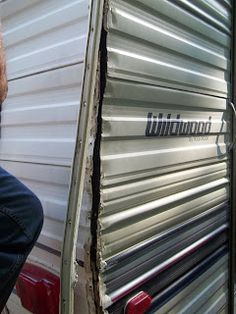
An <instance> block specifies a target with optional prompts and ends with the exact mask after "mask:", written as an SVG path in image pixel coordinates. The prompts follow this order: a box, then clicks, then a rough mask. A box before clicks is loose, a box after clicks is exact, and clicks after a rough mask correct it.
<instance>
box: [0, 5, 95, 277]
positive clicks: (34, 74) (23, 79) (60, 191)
mask: <svg viewBox="0 0 236 314" xmlns="http://www.w3.org/2000/svg"><path fill="white" fill-rule="evenodd" d="M88 11H89V1H87V0H77V1H74V0H73V1H72V0H71V1H68V0H47V1H41V0H21V1H17V0H7V1H6V2H4V3H3V5H2V7H1V18H2V24H3V30H4V43H5V46H6V58H7V73H8V79H9V94H8V98H7V100H6V102H5V103H4V104H3V106H2V113H1V141H0V160H1V165H2V166H3V167H4V168H6V169H7V170H8V171H10V172H11V173H13V174H14V175H16V176H17V177H18V178H20V179H21V180H22V181H23V182H24V183H25V184H26V185H27V186H29V187H30V188H31V189H32V190H33V191H34V192H35V193H36V194H37V196H38V197H39V198H40V200H41V202H42V204H43V207H44V213H45V222H44V227H43V231H42V234H41V236H40V238H39V242H38V244H37V246H36V248H35V249H34V251H33V253H32V254H31V256H30V258H31V260H34V261H35V262H37V263H41V264H43V265H44V266H46V267H48V268H53V269H54V270H55V271H59V265H60V258H59V255H60V250H61V241H62V237H63V231H64V227H63V224H64V219H65V213H66V209H67V199H68V190H69V181H70V171H71V169H70V167H71V162H72V158H73V153H74V143H75V137H76V123H77V116H78V110H79V106H80V103H79V102H80V93H81V90H80V89H81V80H82V75H83V63H84V57H85V46H86V36H87V27H88V25H87V24H88Z"/></svg>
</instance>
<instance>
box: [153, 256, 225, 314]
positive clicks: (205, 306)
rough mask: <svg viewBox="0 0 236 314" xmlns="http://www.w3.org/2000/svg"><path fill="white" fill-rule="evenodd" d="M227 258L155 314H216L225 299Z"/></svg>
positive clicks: (222, 259)
mask: <svg viewBox="0 0 236 314" xmlns="http://www.w3.org/2000/svg"><path fill="white" fill-rule="evenodd" d="M227 268H228V265H227V257H226V256H225V257H222V258H221V259H220V260H219V261H217V262H216V263H215V264H214V265H213V266H212V267H210V268H209V269H208V270H207V271H206V272H204V273H203V274H202V275H201V276H199V277H198V278H197V279H196V280H195V281H193V282H192V283H191V284H190V285H188V286H187V287H186V288H184V289H183V290H182V291H181V292H180V293H179V294H177V295H176V296H175V297H174V298H172V299H171V300H170V301H169V302H167V303H166V304H165V305H164V306H163V307H161V308H160V309H158V310H157V312H156V313H158V314H164V313H181V314H184V313H190V312H191V313H199V314H201V313H204V314H205V313H209V314H211V313H218V312H219V311H220V310H221V308H222V307H223V306H224V305H225V303H226V299H227V279H228V271H227Z"/></svg>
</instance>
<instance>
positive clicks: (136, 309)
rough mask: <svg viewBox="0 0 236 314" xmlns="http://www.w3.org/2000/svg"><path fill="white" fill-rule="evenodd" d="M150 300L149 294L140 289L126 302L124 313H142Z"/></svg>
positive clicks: (148, 305)
mask: <svg viewBox="0 0 236 314" xmlns="http://www.w3.org/2000/svg"><path fill="white" fill-rule="evenodd" d="M151 302H152V298H151V297H150V295H148V294H147V293H146V292H144V291H141V292H139V293H138V294H136V295H135V296H134V297H132V298H131V299H130V300H129V301H128V302H127V304H126V308H125V314H144V313H145V312H146V311H147V310H148V309H149V307H150V304H151Z"/></svg>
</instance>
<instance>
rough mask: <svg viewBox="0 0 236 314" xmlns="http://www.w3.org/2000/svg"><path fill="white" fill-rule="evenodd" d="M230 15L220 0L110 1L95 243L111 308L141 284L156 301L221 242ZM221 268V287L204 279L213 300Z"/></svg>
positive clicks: (117, 309)
mask: <svg viewBox="0 0 236 314" xmlns="http://www.w3.org/2000/svg"><path fill="white" fill-rule="evenodd" d="M230 12H231V11H230V7H229V6H228V5H226V4H225V3H222V2H219V1H198V3H197V4H193V3H192V2H190V1H176V2H175V1H155V0H150V1H144V0H132V1H131V0H130V1H123V0H116V1H115V0H110V1H108V8H107V18H106V21H107V24H106V30H107V42H106V43H107V44H106V48H107V73H106V87H105V94H104V98H103V105H102V134H101V149H100V158H101V193H100V207H99V221H98V237H97V239H98V242H97V245H98V247H97V249H98V253H99V259H98V260H99V262H98V267H99V269H100V276H99V279H100V296H101V304H102V306H103V307H104V308H106V309H107V311H108V312H109V313H117V314H118V313H123V311H124V306H125V304H126V302H127V300H128V299H129V298H130V297H132V296H133V295H134V294H135V293H136V292H139V291H140V290H143V291H146V292H147V293H149V294H150V295H151V296H152V297H155V296H156V295H158V294H159V293H160V291H162V290H163V289H164V288H166V287H168V286H170V285H171V284H173V282H175V280H176V278H179V277H181V276H183V275H184V273H185V272H189V271H190V270H191V269H194V267H195V266H196V265H197V264H198V263H202V262H203V261H204V260H205V259H206V257H207V256H209V255H210V254H214V252H217V250H220V249H221V248H222V246H223V245H224V243H225V242H227V235H226V229H227V226H228V224H227V210H228V201H229V192H228V183H229V177H228V145H229V142H230V134H229V121H230V113H229V111H228V107H227V97H229V91H230V40H231V39H230V36H231V13H230ZM219 96H220V97H219ZM219 258H220V257H219V256H218V257H214V259H213V261H214V263H213V262H212V263H213V264H215V263H218V261H219ZM214 267H215V266H214ZM222 267H223V272H221V268H220V270H219V272H218V273H214V272H213V273H212V276H213V277H214V280H216V282H217V283H218V280H219V290H218V291H216V290H214V289H213V288H212V286H211V285H208V284H206V285H205V286H204V285H202V286H201V287H202V288H201V289H206V291H208V292H207V293H208V296H209V300H211V298H212V300H213V299H214V294H215V293H219V294H221V292H222V293H223V294H225V293H226V290H227V282H226V284H225V283H224V284H223V283H222V282H221V276H223V277H224V279H225V278H226V277H225V275H224V274H225V273H226V268H227V267H226V263H224V266H222ZM209 269H211V266H209ZM209 271H210V270H209ZM202 273H203V271H202V272H200V273H199V276H200V274H202ZM202 276H204V275H202ZM190 277H191V276H190ZM190 277H189V278H190ZM218 277H219V278H218ZM188 280H189V283H190V282H191V280H190V279H188ZM225 280H226V279H225ZM217 287H218V286H217ZM221 287H222V289H221ZM201 289H200V290H201ZM220 289H221V290H220ZM213 290H214V291H213ZM196 293H197V292H196ZM195 297H196V300H197V298H198V297H199V298H200V295H198V296H194V298H195ZM222 298H223V299H222V300H223V301H224V302H225V300H226V299H225V298H224V297H222ZM223 301H222V302H223ZM202 302H204V299H203V301H202ZM180 304H182V303H180ZM182 305H183V304H182ZM182 305H180V306H182ZM220 305H221V304H220V303H219V304H218V305H217V306H220ZM184 306H185V305H183V307H184ZM202 306H203V305H202ZM204 306H205V310H206V311H208V310H209V309H211V304H210V301H209V302H208V303H207V304H205V305H204ZM204 306H203V308H204ZM217 306H216V307H215V308H214V309H213V308H212V310H213V312H212V313H216V312H217V310H216V309H218V308H217ZM189 311H191V306H190V308H189ZM187 312H188V311H187ZM173 313H175V311H174V312H173ZM177 313H182V312H181V310H180V311H179V309H178V311H177Z"/></svg>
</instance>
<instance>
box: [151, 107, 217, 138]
mask: <svg viewBox="0 0 236 314" xmlns="http://www.w3.org/2000/svg"><path fill="white" fill-rule="evenodd" d="M163 116H164V115H163V113H159V114H158V116H154V115H153V113H152V112H149V113H148V115H147V125H146V131H145V135H146V136H168V135H172V136H174V135H207V134H209V133H210V131H211V124H212V122H211V117H209V118H208V120H206V121H186V120H182V119H181V118H180V114H177V115H176V118H171V114H170V113H169V114H167V116H166V118H165V117H163Z"/></svg>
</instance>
